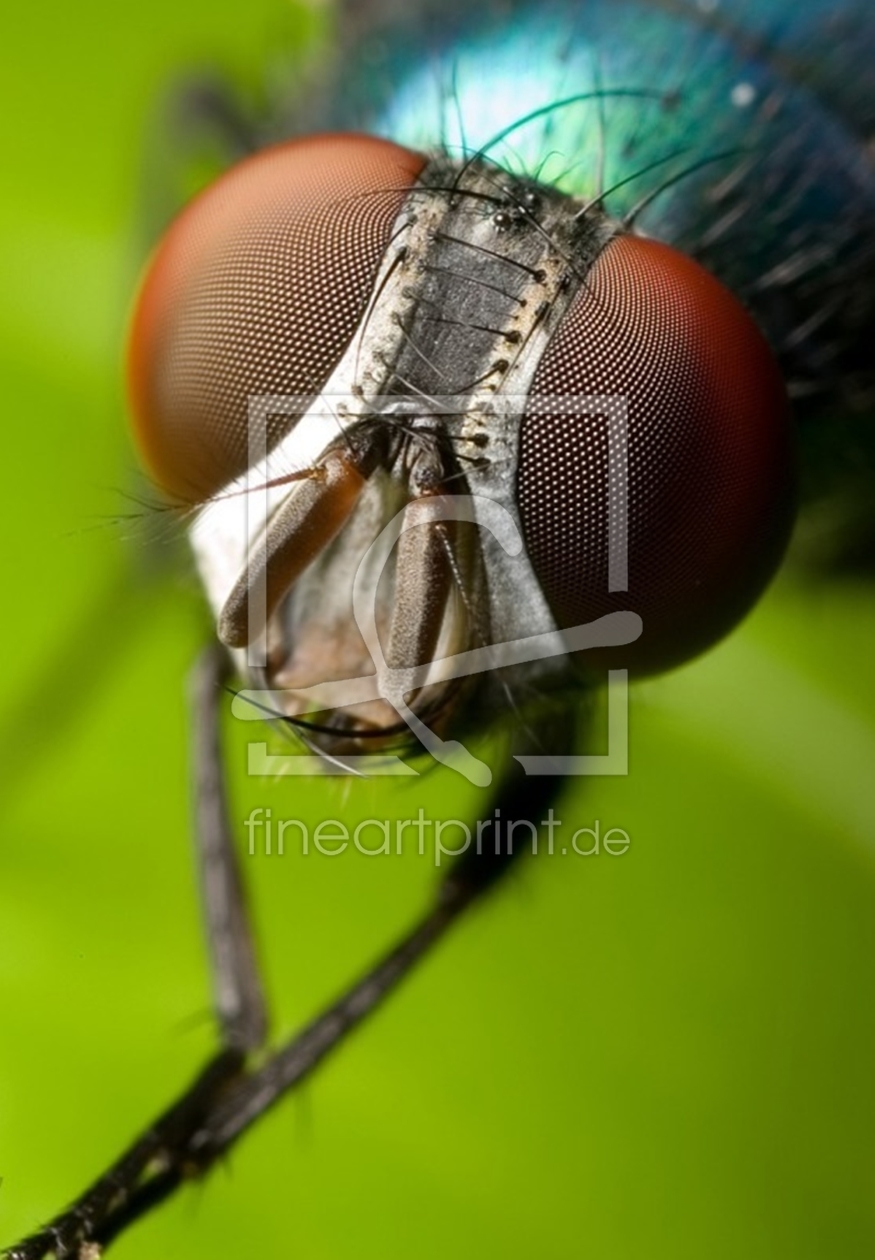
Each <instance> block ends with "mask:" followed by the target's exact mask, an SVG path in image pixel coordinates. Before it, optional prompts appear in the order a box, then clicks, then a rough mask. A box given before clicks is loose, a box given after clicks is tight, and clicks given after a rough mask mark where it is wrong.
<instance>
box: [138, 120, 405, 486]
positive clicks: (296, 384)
mask: <svg viewBox="0 0 875 1260" xmlns="http://www.w3.org/2000/svg"><path fill="white" fill-rule="evenodd" d="M424 164H425V159H424V158H423V157H422V156H421V155H420V154H418V153H413V152H411V151H410V150H408V149H403V148H401V147H399V146H398V145H395V144H391V143H390V142H389V141H386V140H379V139H376V138H374V137H371V136H359V135H344V134H336V135H321V136H310V137H307V138H306V139H300V140H293V141H290V142H288V143H286V144H281V145H277V146H275V147H273V148H269V149H265V150H262V151H261V152H259V153H258V154H256V155H255V156H253V157H250V158H248V159H246V160H244V161H243V162H241V163H240V164H239V165H237V166H235V167H234V168H233V169H232V170H230V171H229V172H227V174H225V175H223V176H222V177H221V178H220V179H218V180H217V181H216V183H214V184H213V185H212V186H211V187H209V188H208V189H207V190H206V191H205V192H203V193H202V194H201V195H200V196H199V197H197V198H196V199H195V201H193V202H192V204H191V205H190V206H188V207H187V208H186V209H185V210H184V211H183V212H182V214H181V215H180V216H179V217H178V218H177V219H176V220H175V222H174V223H173V224H172V225H171V226H170V228H169V230H168V232H167V234H166V235H165V237H164V239H163V240H162V242H161V244H160V245H159V246H158V249H157V250H156V253H155V255H154V257H153V259H152V261H151V264H150V266H149V268H148V270H147V273H146V276H145V279H144V281H143V284H142V287H141V290H140V294H139V298H138V301H137V305H136V309H135V312H134V319H133V324H132V328H131V335H130V342H129V354H128V381H129V390H130V396H131V403H132V411H133V420H134V430H135V435H136V438H137V442H138V445H139V447H140V450H141V453H142V455H143V458H144V460H145V462H146V464H147V466H148V468H149V470H150V472H151V473H152V475H153V476H154V477H155V479H156V481H157V482H158V484H159V485H160V486H161V487H162V488H163V489H164V490H165V491H166V492H167V493H168V494H169V495H170V496H171V497H173V498H174V499H177V500H179V501H181V502H183V503H197V502H200V501H203V500H204V499H207V498H209V497H210V496H211V495H214V494H215V493H216V492H217V491H219V490H220V489H222V487H224V486H226V485H227V484H228V483H229V482H230V481H231V480H233V479H234V478H235V477H237V476H239V475H240V474H241V473H243V472H244V471H245V470H246V468H247V466H248V463H249V460H248V451H249V441H248V424H247V416H248V408H249V399H250V397H252V396H255V395H265V394H272V395H287V396H304V397H307V398H311V397H312V396H313V395H314V394H316V393H318V391H319V390H320V388H321V387H322V386H323V385H324V383H325V381H326V380H327V379H328V377H329V376H330V375H331V373H332V371H333V370H334V369H335V367H336V366H337V364H338V362H339V361H340V359H341V357H342V355H343V353H344V351H345V350H346V348H347V346H348V345H349V343H350V341H351V339H352V337H353V334H354V333H355V330H356V328H357V326H358V324H359V322H360V320H361V318H362V316H363V314H364V311H365V308H366V305H367V301H368V298H369V297H370V295H371V292H372V289H373V283H374V279H375V277H376V274H377V271H378V269H379V266H380V262H381V260H382V258H383V256H384V254H385V252H386V249H387V247H388V245H389V243H390V238H391V233H392V227H393V224H394V222H395V220H396V218H397V216H398V213H399V211H400V209H401V206H402V204H403V202H404V199H405V197H406V196H407V194H408V192H409V191H410V188H411V185H412V184H413V183H414V181H415V180H416V178H417V176H418V175H419V173H420V171H421V170H422V167H423V166H424ZM297 414H298V415H300V410H298V412H297ZM295 418H296V416H295V414H294V413H292V414H283V410H282V407H278V408H277V411H276V412H275V413H273V415H272V418H270V419H269V420H268V439H267V440H268V447H269V448H270V447H272V446H273V445H275V444H276V442H277V441H278V440H279V439H280V438H281V437H282V436H283V434H284V433H286V432H287V431H288V430H289V428H290V427H291V426H292V425H293V424H294V421H295Z"/></svg>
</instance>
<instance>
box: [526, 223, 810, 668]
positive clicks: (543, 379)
mask: <svg viewBox="0 0 875 1260" xmlns="http://www.w3.org/2000/svg"><path fill="white" fill-rule="evenodd" d="M532 395H533V397H532V398H531V399H530V405H529V408H528V411H527V414H526V416H525V418H524V420H523V426H522V433H521V449H520V465H519V480H518V488H517V489H518V499H519V507H520V513H521V518H522V524H523V532H524V535H525V539H526V545H527V547H528V551H529V555H530V557H531V560H532V563H533V566H534V569H535V572H536V574H537V576H538V579H539V581H540V582H541V585H542V588H543V590H544V593H545V595H546V597H547V599H548V601H549V603H550V606H551V608H552V610H553V613H554V615H555V617H556V618H557V621H558V623H559V624H560V626H562V627H563V628H567V627H570V626H574V625H579V624H582V623H585V622H588V621H592V620H593V619H595V618H596V617H600V616H602V615H603V614H605V613H608V612H611V611H614V610H618V609H632V610H633V611H635V612H637V613H639V614H640V616H641V618H642V621H643V627H644V628H643V632H642V635H641V637H640V639H638V640H637V642H635V643H633V644H631V645H629V646H627V647H623V648H611V649H605V650H602V651H589V652H587V653H586V654H585V660H586V663H587V664H590V665H593V666H595V667H599V668H603V667H605V666H613V667H628V668H630V669H632V670H634V671H635V672H637V673H653V672H656V671H658V670H661V669H666V668H668V667H670V666H672V665H676V664H679V663H680V662H681V661H684V660H686V659H688V658H689V657H691V656H694V655H696V654H697V653H698V652H701V651H702V650H703V649H704V648H706V647H708V646H709V645H710V644H712V643H714V642H715V641H716V640H717V639H719V638H720V637H721V636H722V635H723V634H725V633H726V632H727V631H728V630H729V629H730V628H731V627H732V626H733V625H734V624H735V622H736V621H738V620H739V618H741V617H742V616H743V615H744V613H745V612H746V611H747V610H748V609H749V608H750V607H751V605H752V604H753V603H754V601H755V600H756V598H757V596H758V595H759V594H760V592H761V591H762V589H763V587H764V586H765V584H766V582H767V581H768V579H769V577H770V576H771V575H772V573H773V572H774V569H775V567H776V566H777V564H778V562H779V560H780V557H781V555H782V553H783V550H784V547H785V545H786V541H787V537H788V533H789V527H790V522H791V519H792V500H793V494H792V480H793V478H792V466H793V457H792V435H791V426H790V422H789V415H788V406H787V401H786V395H785V391H784V386H783V382H782V379H781V376H780V373H779V370H778V367H777V365H776V363H775V360H774V359H773V357H772V354H771V352H770V350H769V348H768V346H767V345H766V343H765V341H764V339H763V337H762V335H761V334H760V332H759V331H758V329H757V328H756V326H755V324H754V323H753V321H752V320H751V319H750V317H749V316H748V315H747V313H746V312H745V310H744V309H743V308H742V307H741V306H740V305H739V303H738V302H737V301H736V300H735V298H733V297H732V296H731V294H729V293H728V292H727V291H726V290H725V289H724V288H723V287H722V285H720V284H719V283H718V282H717V281H716V280H715V279H713V277H712V276H710V275H709V274H708V273H707V272H705V271H704V270H703V269H702V268H701V267H699V266H698V264H697V263H694V262H692V261H691V260H690V259H688V258H686V257H685V256H684V255H682V254H679V253H678V252H677V251H675V250H673V249H670V248H669V247H668V246H666V245H661V244H659V243H657V242H655V241H650V240H644V239H641V238H637V237H618V238H616V239H615V240H613V241H612V242H611V243H610V244H609V245H608V246H607V247H606V248H605V249H604V251H603V252H602V254H601V256H600V257H599V259H598V260H597V262H596V263H595V265H594V267H593V268H592V270H591V272H590V274H589V276H588V277H587V281H586V283H585V285H583V286H582V287H581V290H580V292H579V293H578V294H577V296H576V297H575V299H574V302H573V304H572V306H571V308H570V309H569V311H568V313H567V315H566V316H565V318H564V320H563V322H562V324H561V325H560V328H559V329H558V331H557V333H556V335H555V336H554V338H553V340H552V342H551V343H550V346H549V347H548V349H547V351H546V352H545V354H544V356H543V358H542V360H541V363H540V364H539V367H538V370H537V373H536V376H535V380H534V382H533V385H532ZM538 395H540V396H541V401H540V402H539V401H538V399H537V397H535V396H538ZM560 395H566V396H567V395H575V396H578V397H580V396H582V395H584V396H585V395H590V396H592V395H599V396H605V395H609V396H615V397H617V398H621V399H623V400H624V401H625V407H626V416H627V431H626V433H627V448H626V449H627V456H628V480H627V487H628V499H627V511H626V514H625V515H626V521H627V526H628V533H627V543H626V545H625V547H624V545H623V541H622V533H623V522H622V517H623V509H622V505H621V498H622V496H619V497H618V496H617V495H616V493H615V496H614V498H613V500H612V499H611V495H610V493H609V478H610V477H611V476H612V475H613V474H616V472H617V469H618V467H619V465H618V464H617V462H616V456H617V453H618V452H620V451H621V450H622V437H623V433H622V406H620V405H619V404H618V403H615V404H610V403H604V402H603V403H600V404H596V405H592V410H588V406H589V405H590V404H586V403H581V402H579V403H572V402H570V401H568V402H567V403H562V402H560V401H559V400H558V399H556V398H555V396H560ZM544 396H551V398H550V402H549V403H547V402H546V401H545V399H544ZM559 412H564V414H557V413H559ZM612 452H613V462H612V458H611V454H612ZM612 502H613V513H611V503H612ZM618 509H619V515H618ZM609 517H610V518H611V521H612V526H611V527H612V528H613V530H614V537H615V540H616V541H617V542H618V544H619V551H620V554H623V555H625V558H626V560H627V569H628V579H627V582H628V589H627V590H622V589H619V590H614V591H611V589H610V586H609V582H610V573H609V563H608V562H609V543H608V539H609ZM614 554H615V556H616V555H617V554H618V553H617V551H615V553H614ZM614 575H615V577H616V569H615V570H614ZM615 584H616V583H615Z"/></svg>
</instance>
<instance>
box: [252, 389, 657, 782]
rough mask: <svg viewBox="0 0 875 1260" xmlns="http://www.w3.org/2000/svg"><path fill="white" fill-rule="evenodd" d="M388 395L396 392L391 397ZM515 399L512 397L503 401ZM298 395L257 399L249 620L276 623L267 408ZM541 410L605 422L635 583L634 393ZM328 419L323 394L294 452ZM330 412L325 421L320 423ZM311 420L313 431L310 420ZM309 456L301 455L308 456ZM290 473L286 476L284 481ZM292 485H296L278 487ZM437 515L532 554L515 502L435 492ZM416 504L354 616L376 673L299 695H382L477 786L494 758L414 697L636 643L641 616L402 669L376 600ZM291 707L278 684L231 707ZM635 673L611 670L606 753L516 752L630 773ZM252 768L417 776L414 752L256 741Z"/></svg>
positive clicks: (365, 561)
mask: <svg viewBox="0 0 875 1260" xmlns="http://www.w3.org/2000/svg"><path fill="white" fill-rule="evenodd" d="M384 401H385V402H386V403H387V405H390V404H391V403H393V402H394V403H397V399H393V400H384ZM504 401H505V403H507V401H508V400H504ZM516 402H517V404H518V406H519V412H518V414H523V413H524V411H525V407H526V406H527V405H529V404H530V402H531V400H530V399H520V400H516ZM296 408H297V409H298V413H299V410H300V400H299V399H293V398H289V397H288V396H274V395H266V396H264V395H262V396H257V397H254V398H251V399H250V406H249V440H250V451H249V455H250V466H249V472H248V473H247V475H246V479H247V482H248V485H247V487H246V489H247V493H246V494H244V495H243V496H242V501H243V505H244V511H245V514H246V534H247V537H246V558H247V567H248V572H249V573H250V574H256V575H261V576H260V578H258V579H253V580H252V581H251V582H250V583H249V588H248V593H247V594H248V600H249V619H250V624H251V625H265V624H266V622H267V584H266V581H265V580H264V577H263V575H264V573H265V569H266V563H265V557H266V548H267V533H268V528H267V527H268V523H269V521H270V517H271V513H272V512H274V511H275V510H276V504H277V498H278V490H277V487H278V484H279V483H278V481H277V480H272V479H271V476H270V471H269V465H268V452H267V424H266V417H267V416H268V415H276V414H277V412H279V413H286V414H296ZM428 408H429V413H432V412H435V413H436V414H447V415H457V414H458V412H459V400H458V399H456V398H452V399H442V400H432V399H430V400H429V404H428ZM538 411H539V414H544V413H545V412H547V413H553V414H555V415H557V416H567V415H568V414H569V413H571V414H575V415H595V416H598V417H600V418H603V419H604V423H605V424H606V426H607V433H608V441H607V461H606V477H607V486H606V497H607V505H608V510H607V522H606V528H607V531H608V589H609V591H610V592H617V591H625V590H626V589H627V588H628V556H627V542H628V425H627V411H626V400H625V398H623V397H621V396H615V395H607V396H605V395H584V396H572V397H567V396H560V397H553V398H549V399H539V400H538ZM327 420H328V421H330V423H331V426H332V429H333V432H334V434H335V435H336V428H337V424H338V411H337V409H336V408H335V407H332V406H331V405H329V400H327V399H326V398H324V397H322V398H321V399H320V400H319V403H318V405H311V406H310V408H309V410H308V412H307V414H306V416H305V417H304V418H303V419H302V420H301V421H299V422H298V426H297V427H296V429H295V431H294V434H293V437H294V440H295V443H296V450H297V451H298V452H300V451H301V449H306V445H307V443H308V440H309V441H310V443H311V445H312V447H313V450H314V455H313V456H312V458H314V460H315V458H317V456H318V454H320V453H321V452H322V450H324V448H325V445H326V443H325V433H326V427H325V422H326V421H327ZM320 421H321V424H320V423H319V422H320ZM302 426H304V427H303V430H302ZM298 457H299V458H300V454H299V456H298ZM280 480H281V479H280ZM279 493H280V494H282V493H288V488H287V487H285V489H284V490H282V489H281V490H280V492H279ZM428 519H429V522H430V523H434V524H437V523H439V522H459V521H461V522H468V523H471V524H474V525H475V526H476V527H477V528H479V529H480V530H481V531H484V532H485V533H486V534H488V535H489V536H490V537H491V538H492V539H493V540H494V542H495V544H497V546H498V547H499V548H501V550H502V551H503V552H504V553H505V554H506V555H507V556H509V557H518V556H521V555H523V554H524V550H525V548H524V542H523V538H522V534H521V531H520V527H519V525H518V523H517V520H516V519H515V517H514V515H513V514H512V513H511V511H509V510H508V508H507V506H505V504H503V503H501V502H499V501H497V500H496V499H492V498H489V497H487V496H485V495H483V494H464V495H448V494H443V495H434V496H430V497H429V500H428ZM415 523H416V522H415V521H411V518H410V516H409V514H408V513H407V511H406V509H402V510H401V511H399V512H398V513H397V514H396V515H395V516H393V518H392V519H391V520H390V521H389V522H388V523H387V524H386V525H385V527H384V528H383V529H382V531H381V532H380V533H379V535H378V536H377V537H376V538H375V539H374V541H373V542H372V543H371V545H370V547H368V549H367V551H366V552H365V554H364V556H363V557H362V559H361V561H360V563H359V565H358V568H357V571H356V573H355V577H354V580H353V590H352V607H353V616H354V618H355V622H356V625H357V626H358V629H359V632H360V634H361V636H362V639H363V641H364V643H365V645H366V647H367V649H368V652H369V653H370V656H371V659H372V661H373V664H374V671H373V673H369V674H366V675H360V676H357V677H354V678H345V679H340V680H335V681H329V682H323V683H319V684H316V685H314V686H312V687H309V688H306V689H296V690H295V693H294V695H295V701H296V703H297V704H300V703H302V702H303V703H304V704H308V703H309V704H310V705H312V707H313V709H322V710H327V709H338V708H343V707H346V706H349V705H353V704H361V703H363V702H367V701H373V700H382V701H384V702H385V703H387V704H388V705H390V706H391V707H392V708H393V709H394V710H395V712H396V713H397V714H398V716H399V718H400V719H401V720H402V721H403V722H404V723H406V725H407V726H408V727H409V729H410V730H411V732H412V733H413V734H414V735H415V737H416V739H417V740H418V741H419V743H420V744H421V745H422V746H423V748H425V749H426V751H427V752H428V753H429V754H430V755H431V756H432V757H433V758H434V760H435V761H437V762H440V763H441V764H444V765H446V766H449V767H450V768H451V769H453V770H455V771H456V772H457V773H459V774H461V775H462V776H463V777H464V778H466V779H468V780H469V781H470V782H472V783H474V784H475V785H477V786H481V787H486V786H488V785H489V783H490V782H491V780H492V772H491V770H490V768H489V766H488V765H487V764H486V763H485V762H483V761H481V760H479V759H478V758H476V757H475V756H474V755H473V754H472V753H471V752H470V750H469V749H467V748H466V747H465V745H464V744H462V743H461V742H460V741H459V740H454V739H443V738H442V737H441V736H440V735H438V733H437V732H436V731H434V730H433V729H432V728H431V727H429V726H428V725H427V724H426V723H425V722H424V721H423V720H422V718H421V717H420V716H419V715H418V714H417V713H416V712H414V711H413V709H412V708H411V707H410V705H409V703H408V697H409V696H410V695H411V694H412V693H413V692H415V691H416V690H417V689H418V688H420V687H421V686H423V685H425V684H426V683H435V682H441V683H443V682H448V681H451V680H454V679H460V678H464V677H468V676H470V675H472V674H483V673H489V672H492V671H495V670H499V669H502V668H505V667H507V666H511V665H521V664H525V663H529V662H534V661H542V660H546V659H548V658H551V657H556V656H564V655H567V654H568V653H571V652H581V651H585V650H587V649H588V648H595V647H610V646H617V645H622V644H626V643H631V642H633V641H634V640H635V639H637V638H638V636H639V635H640V633H641V629H642V625H641V619H640V617H639V616H638V615H637V614H636V613H634V612H631V611H616V612H612V613H609V614H607V615H605V616H603V617H600V618H598V619H597V620H595V621H592V622H589V623H586V624H582V625H577V626H574V627H571V628H570V629H566V630H558V629H551V630H548V631H545V632H542V633H535V634H529V635H525V636H522V637H519V638H514V639H509V640H507V641H504V642H499V643H495V644H489V645H486V646H481V647H476V648H473V649H470V650H468V651H463V652H458V653H455V654H453V655H450V656H446V657H443V658H441V659H438V660H434V661H431V662H429V663H428V664H426V665H423V666H420V667H416V668H403V669H398V668H393V667H392V666H391V665H390V664H389V663H388V662H387V660H386V657H385V654H384V651H383V647H382V644H381V642H380V637H379V634H378V631H377V602H378V596H377V591H378V586H379V581H380V577H381V575H382V573H383V571H384V570H385V568H386V566H387V564H388V563H389V560H390V557H391V554H392V551H393V549H394V548H395V546H396V544H397V542H398V540H399V538H400V537H401V536H402V534H403V533H404V532H405V530H407V529H410V528H412V527H413V526H414V524H415ZM264 653H265V646H264V643H263V640H258V641H256V642H255V643H253V644H252V645H250V647H249V648H247V664H248V665H249V666H250V667H255V668H263V667H264V664H265V655H264ZM278 711H279V712H281V711H283V695H282V692H278V691H277V690H258V689H247V690H244V691H241V692H240V693H239V694H238V695H237V696H236V697H235V700H234V705H233V712H234V714H235V716H236V717H238V718H240V719H242V720H245V721H263V719H264V716H265V713H272V712H278ZM627 750H628V675H627V671H626V670H611V671H610V673H609V677H608V752H607V753H606V754H603V755H598V756H595V755H573V754H567V755H553V756H519V757H517V758H516V760H517V761H518V762H519V763H520V764H521V765H522V767H523V769H524V771H525V773H526V774H530V775H563V776H565V775H572V776H574V775H624V774H626V773H627V770H628V752H627ZM248 771H249V774H250V775H255V776H271V777H275V776H277V775H293V776H300V775H312V774H319V775H324V774H325V773H329V774H341V775H362V774H365V775H377V776H385V775H403V776H411V775H412V776H416V775H417V774H418V771H416V770H415V769H414V768H413V767H412V766H410V765H409V764H408V763H407V762H406V761H404V760H403V759H402V758H400V757H396V756H393V755H391V754H376V755H375V754H362V755H355V756H354V755H350V756H344V757H343V758H342V759H340V758H337V759H326V758H324V757H322V756H320V755H318V754H317V755H313V754H310V755H308V754H306V753H303V754H283V755H281V756H278V755H271V754H269V752H268V748H267V744H266V743H264V742H253V743H251V744H250V746H249V761H248Z"/></svg>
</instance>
